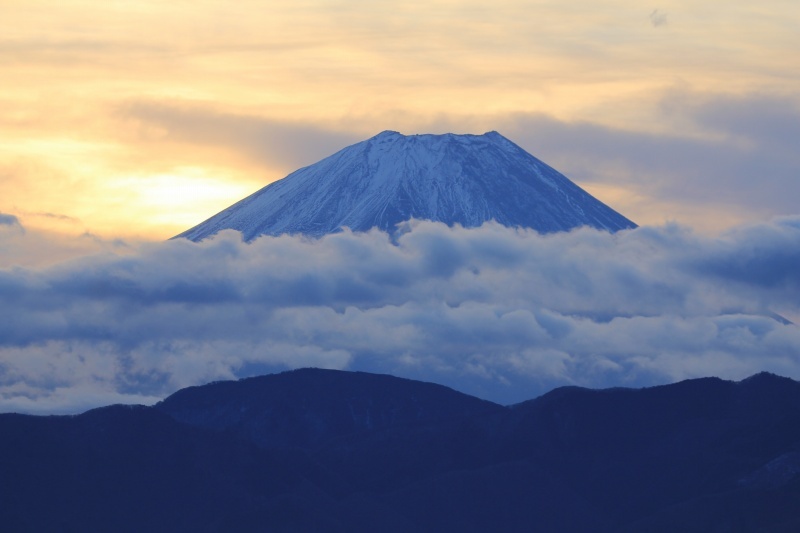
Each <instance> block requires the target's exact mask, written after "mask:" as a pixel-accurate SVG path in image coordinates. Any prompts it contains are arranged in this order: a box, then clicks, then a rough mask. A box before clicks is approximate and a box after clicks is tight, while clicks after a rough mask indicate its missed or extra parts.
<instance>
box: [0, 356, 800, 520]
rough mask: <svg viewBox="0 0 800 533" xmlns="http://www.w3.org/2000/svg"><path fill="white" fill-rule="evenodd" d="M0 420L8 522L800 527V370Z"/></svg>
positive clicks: (219, 399) (348, 386)
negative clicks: (529, 393)
mask: <svg viewBox="0 0 800 533" xmlns="http://www.w3.org/2000/svg"><path fill="white" fill-rule="evenodd" d="M0 435H2V439H0V502H2V503H0V531H4V532H9V533H14V532H18V531H19V532H21V531H44V532H47V531H153V532H160V531H171V532H182V531H192V532H194V531H199V532H216V531H240V532H250V531H253V532H255V531H287V532H288V531H320V532H361V531H364V532H366V531H387V532H401V531H420V532H439V531H463V532H476V533H477V532H483V531H490V530H492V531H494V530H497V531H509V532H523V531H525V532H527V531H541V532H566V533H569V532H585V531H592V532H597V533H605V532H608V533H611V532H627V531H630V532H634V531H648V532H671V531H684V532H701V531H703V532H705V531H763V532H774V533H777V532H789V531H798V530H800V383H798V382H796V381H793V380H791V379H788V378H782V377H779V376H775V375H772V374H766V373H762V374H757V375H755V376H752V377H751V378H748V379H745V380H742V381H740V382H732V381H724V380H721V379H717V378H704V379H694V380H687V381H683V382H680V383H675V384H672V385H666V386H660V387H652V388H646V389H621V388H617V389H606V390H590V389H583V388H579V387H563V388H559V389H556V390H553V391H551V392H550V393H548V394H545V395H544V396H541V397H539V398H536V399H533V400H530V401H527V402H523V403H520V404H516V405H512V406H507V407H503V406H500V405H496V404H492V403H490V402H485V401H482V400H479V399H476V398H472V397H470V396H467V395H464V394H461V393H459V392H457V391H454V390H452V389H448V388H446V387H441V386H439V385H434V384H430V383H421V382H417V381H412V380H405V379H399V378H393V377H391V376H381V375H376V374H368V373H361V372H358V373H353V372H342V371H333V370H318V369H305V370H297V371H292V372H286V373H283V374H276V375H269V376H262V377H258V378H249V379H243V380H239V381H236V382H219V383H213V384H209V385H205V386H201V387H193V388H190V389H184V390H182V391H179V392H177V393H175V394H174V395H172V396H170V397H169V398H167V399H165V400H164V401H163V402H161V403H159V404H157V405H155V406H153V407H142V406H111V407H105V408H101V409H95V410H92V411H88V412H86V413H84V414H81V415H77V416H49V417H37V416H28V415H15V414H3V415H0Z"/></svg>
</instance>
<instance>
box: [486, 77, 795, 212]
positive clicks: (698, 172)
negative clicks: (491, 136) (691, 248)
mask: <svg viewBox="0 0 800 533" xmlns="http://www.w3.org/2000/svg"><path fill="white" fill-rule="evenodd" d="M658 110H659V111H658V115H657V116H656V117H655V118H654V120H657V121H658V122H659V124H660V125H661V126H662V128H661V129H662V131H659V132H647V131H629V130H624V129H618V128H613V127H608V126H604V125H601V124H597V123H592V122H587V121H583V122H565V121H560V120H557V119H555V118H553V117H550V116H547V115H544V114H515V115H509V116H507V117H505V118H501V119H500V120H499V121H498V124H497V129H498V130H499V131H501V133H504V134H505V135H507V136H508V137H509V138H510V139H512V140H513V141H515V142H517V143H518V144H520V145H521V146H522V147H523V148H525V149H526V150H528V151H529V152H531V153H532V154H533V155H536V156H537V157H540V158H542V159H543V160H545V161H546V162H548V163H549V164H551V165H553V166H554V167H556V168H558V169H559V170H560V171H561V172H563V173H564V174H566V175H567V176H569V177H570V178H571V179H573V180H576V181H579V182H581V183H588V184H601V185H602V184H605V185H613V186H615V187H620V188H623V189H625V190H627V191H629V192H630V193H631V194H632V195H635V196H636V201H635V202H632V203H631V205H629V206H622V207H625V208H626V209H623V211H624V212H625V214H626V215H627V216H629V217H631V218H632V219H634V220H637V221H641V218H642V217H647V216H648V213H647V211H648V210H650V211H653V210H655V211H656V212H658V213H660V214H661V216H662V217H664V218H662V221H663V220H664V219H667V218H670V217H669V216H668V215H669V212H670V209H671V210H672V212H673V213H674V214H673V216H672V219H675V218H679V216H681V215H683V214H684V213H693V215H692V216H693V219H692V220H691V222H692V223H693V224H692V225H695V223H696V224H697V225H701V224H707V223H708V220H707V219H709V218H713V217H715V216H719V215H717V213H729V214H730V217H731V218H733V219H735V218H736V217H745V219H749V220H751V221H752V220H757V219H759V218H768V217H772V216H780V215H791V214H794V213H795V212H796V209H797V206H796V202H795V201H794V199H795V198H797V197H800V180H798V179H797V176H798V174H800V156H798V154H797V150H796V147H795V146H794V144H793V141H794V140H795V139H797V138H800V105H798V104H797V102H796V99H793V98H790V97H788V96H781V95H763V94H750V95H744V96H730V95H724V94H704V93H698V92H693V91H690V90H687V89H683V88H674V89H672V90H670V91H667V92H666V93H665V94H664V95H663V96H662V97H661V98H660V100H659V104H658ZM647 199H651V200H652V201H657V202H661V203H667V204H668V205H669V207H668V208H665V207H664V205H660V206H658V208H657V209H653V206H651V205H649V203H648V202H647ZM612 205H613V203H612ZM637 210H638V211H641V216H637V215H639V213H637ZM704 219H706V220H705V221H704ZM658 222H661V221H658ZM726 222H727V221H726ZM726 225H727V224H725V223H723V224H721V227H724V226H726Z"/></svg>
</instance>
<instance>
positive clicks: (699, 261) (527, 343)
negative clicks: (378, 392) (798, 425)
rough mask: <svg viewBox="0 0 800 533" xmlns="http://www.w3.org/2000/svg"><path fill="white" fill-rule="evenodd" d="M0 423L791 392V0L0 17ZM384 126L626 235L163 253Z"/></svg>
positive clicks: (363, 241)
mask: <svg viewBox="0 0 800 533" xmlns="http://www.w3.org/2000/svg"><path fill="white" fill-rule="evenodd" d="M0 21H2V26H3V31H2V32H1V33H0V412H6V411H21V412H29V413H74V412H79V411H81V410H85V409H88V408H91V407H97V406H100V405H105V404H109V403H115V402H122V403H153V402H155V401H158V400H159V399H161V398H164V397H165V396H166V395H168V394H170V393H172V392H174V391H175V390H177V389H179V388H181V387H186V386H189V385H197V384H202V383H206V382H208V381H212V380H218V379H231V378H236V377H244V376H249V375H254V374H258V373H264V372H274V371H281V370H286V369H288V368H297V367H301V366H318V367H325V368H339V369H351V370H365V371H372V372H383V373H391V374H394V375H398V376H403V377H410V378H416V379H424V380H427V381H434V382H437V383H443V384H446V385H449V386H451V387H453V388H456V389H458V390H461V391H464V392H468V393H471V394H474V395H477V396H480V397H482V398H487V399H491V400H494V401H498V402H505V403H511V402H514V401H521V400H524V399H529V398H532V397H534V396H536V395H538V394H541V393H544V392H546V391H548V390H550V389H552V388H553V387H555V386H559V385H581V386H589V387H608V386H646V385H654V384H659V383H669V382H673V381H677V380H681V379H686V378H692V377H701V376H710V375H713V376H720V377H723V378H726V379H742V378H745V377H747V376H749V375H751V374H754V373H756V372H759V371H762V370H768V371H771V372H775V373H779V374H781V375H785V376H789V377H792V378H795V379H800V327H798V326H797V324H799V323H800V269H799V268H798V265H800V208H799V207H798V199H800V9H798V7H797V2H796V0H762V1H760V2H744V1H740V0H734V1H729V0H726V1H724V2H722V1H716V0H708V1H706V2H689V1H680V0H668V1H664V2H659V3H658V4H642V3H641V2H633V1H629V0H600V1H593V2H588V1H581V2H577V1H576V2H563V1H561V2H555V1H534V0H531V1H522V0H496V1H494V2H486V1H480V2H478V1H473V0H463V1H459V2H454V1H445V0H425V1H424V2H423V1H416V0H407V1H405V2H389V1H386V0H370V1H366V0H338V1H337V0H326V1H323V0H298V1H296V2H291V3H290V2H276V1H263V0H242V1H239V2H222V1H216V0H193V1H191V2H189V1H185V0H172V1H170V2H162V1H159V2H153V1H148V0H135V1H133V0H132V1H127V0H104V1H102V2H100V1H96V0H59V1H40V0H0ZM384 130H396V131H399V132H401V133H404V134H415V133H444V132H454V133H483V132H486V131H490V130H495V131H498V132H500V133H501V134H503V135H504V136H506V137H508V138H509V139H511V140H512V141H514V142H516V143H517V144H519V145H520V146H521V147H522V148H524V149H526V150H527V151H528V152H530V153H531V154H533V155H535V156H536V157H538V158H540V159H542V160H543V161H545V162H546V163H548V164H550V165H552V166H553V167H555V168H556V169H558V170H560V171H561V172H563V173H564V174H565V175H567V176H568V177H569V178H571V179H572V180H573V181H575V182H577V183H578V184H579V185H581V186H582V187H584V188H585V189H586V190H588V191H589V192H590V193H592V194H594V195H595V196H596V197H598V198H599V199H600V200H601V201H603V202H605V203H607V204H609V205H610V206H611V207H613V208H614V209H616V210H617V211H619V212H621V213H622V214H623V215H625V216H626V217H628V218H630V219H632V220H633V221H635V222H637V223H638V224H640V225H641V227H639V228H638V229H634V230H627V231H622V232H620V233H618V234H613V235H612V234H609V233H605V232H601V231H596V230H591V229H588V228H583V229H579V230H576V231H572V232H569V233H560V234H552V235H544V236H543V235H539V234H536V233H535V232H533V231H525V230H519V231H516V230H514V229H509V228H504V227H501V226H498V225H497V224H494V223H488V224H486V225H484V226H483V227H481V228H474V229H464V228H459V227H454V228H448V227H447V226H445V225H443V224H433V223H428V222H419V223H414V224H411V225H410V226H409V230H408V232H407V233H404V234H403V235H402V236H401V237H399V238H398V239H397V242H390V240H389V239H388V237H387V236H386V235H385V234H381V233H379V232H374V231H373V232H369V233H350V232H343V233H339V234H335V235H330V236H327V237H324V238H322V239H319V240H309V239H304V238H302V237H298V236H293V237H292V236H281V237H262V238H260V239H257V240H256V241H254V242H253V243H252V244H245V243H243V242H242V240H241V237H240V235H238V234H236V233H234V232H231V231H227V232H222V233H221V234H219V235H218V236H216V237H215V238H213V239H209V240H207V241H204V242H202V243H199V244H198V243H193V242H189V241H187V240H185V239H177V240H169V241H167V240H166V239H168V238H170V237H172V236H174V235H176V234H178V233H180V232H182V231H183V230H186V229H188V228H190V227H192V226H194V225H196V224H198V223H200V222H202V221H203V220H205V219H206V218H208V217H210V216H211V215H213V214H215V213H217V212H218V211H220V210H221V209H223V208H225V207H227V206H228V205H230V204H232V203H233V202H235V201H237V200H239V199H241V198H243V197H244V196H246V195H248V194H250V193H252V192H254V191H256V190H258V189H260V188H261V187H263V186H264V185H266V184H268V183H270V182H272V181H275V180H277V179H280V178H282V177H284V176H286V175H287V174H288V173H290V172H291V171H293V170H295V169H297V168H299V167H302V166H305V165H309V164H312V163H314V162H316V161H318V160H319V159H321V158H323V157H325V156H328V155H330V154H332V153H334V152H336V151H338V150H340V149H342V148H344V147H345V146H348V145H351V144H353V143H355V142H358V141H361V140H364V139H366V138H369V137H372V136H374V135H376V134H378V133H379V132H381V131H384Z"/></svg>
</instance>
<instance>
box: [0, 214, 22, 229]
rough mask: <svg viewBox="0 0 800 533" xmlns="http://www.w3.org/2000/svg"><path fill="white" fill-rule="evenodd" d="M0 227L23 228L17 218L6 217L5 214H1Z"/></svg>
mask: <svg viewBox="0 0 800 533" xmlns="http://www.w3.org/2000/svg"><path fill="white" fill-rule="evenodd" d="M0 226H8V227H15V228H22V224H20V222H19V219H18V218H17V217H16V216H14V215H6V214H3V213H0Z"/></svg>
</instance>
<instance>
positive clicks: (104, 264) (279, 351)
mask: <svg viewBox="0 0 800 533" xmlns="http://www.w3.org/2000/svg"><path fill="white" fill-rule="evenodd" d="M34 233H35V232H28V234H27V235H26V236H24V237H22V238H31V239H34V240H36V236H35V235H34ZM16 238H17V239H19V238H21V237H19V236H17V237H16ZM37 242H42V241H40V240H37ZM20 250H22V251H24V250H25V247H24V246H21V247H19V248H17V251H20ZM797 264H800V219H798V218H784V219H777V220H775V221H773V222H771V223H764V224H759V225H753V226H748V227H742V228H739V229H737V230H736V231H733V232H731V233H729V234H727V235H725V236H723V237H720V238H708V237H702V236H698V235H695V234H693V233H692V232H691V231H688V230H686V229H685V228H681V227H677V226H665V227H660V228H652V227H643V228H639V229H637V230H633V231H626V232H621V233H617V234H614V235H611V234H608V233H604V232H599V231H595V230H590V229H580V230H577V231H573V232H570V233H559V234H550V235H545V236H542V235H539V234H537V233H535V232H531V231H524V230H514V229H509V228H505V227H502V226H499V225H497V224H493V223H490V224H486V225H484V226H482V227H480V228H475V229H463V228H460V227H454V228H448V227H447V226H444V225H442V224H435V223H428V222H415V223H412V224H411V225H410V231H408V232H407V233H405V234H403V235H402V236H401V237H400V238H399V242H398V244H397V245H393V244H392V243H391V242H390V240H389V238H388V237H387V235H385V234H382V233H380V232H377V231H373V232H369V233H362V234H353V233H350V232H344V233H340V234H336V235H331V236H328V237H325V238H323V239H320V240H309V239H305V238H300V237H289V236H283V237H277V238H275V237H263V238H260V239H257V240H256V241H254V242H252V243H251V244H245V243H243V242H241V238H240V236H239V234H237V233H235V232H231V231H228V232H223V233H221V234H219V235H218V236H217V237H216V238H214V239H212V240H208V241H206V242H203V243H199V244H196V243H192V242H189V241H185V240H177V241H168V242H163V243H150V244H145V245H139V246H138V247H136V248H134V249H133V250H132V251H129V252H127V253H126V254H125V255H120V254H116V253H113V252H111V251H109V250H106V251H105V252H104V253H103V254H98V255H92V256H85V257H82V258H80V259H76V260H72V261H69V262H65V263H60V264H58V265H55V266H50V267H38V268H34V267H30V268H24V269H23V268H6V269H4V270H0V297H1V298H2V300H3V302H4V304H5V305H4V306H3V307H2V309H0V409H2V410H25V411H31V412H63V411H75V410H79V409H84V408H87V407H89V406H92V405H94V404H93V402H99V403H102V402H104V401H106V399H113V401H131V402H140V401H152V400H153V399H155V398H159V397H163V396H165V395H166V394H169V393H171V392H172V391H174V390H176V389H178V388H181V387H185V386H188V385H192V384H200V383H204V382H207V381H211V380H215V379H230V378H233V377H241V376H246V375H252V374H256V373H262V372H268V371H277V370H282V369H287V368H296V367H302V366H321V367H329V368H346V369H356V370H367V371H374V372H387V373H395V374H399V375H402V376H406V377H411V378H418V379H426V380H429V381H435V382H440V383H444V384H447V385H449V386H452V387H454V388H457V389H460V390H463V391H465V392H468V393H473V394H476V395H479V396H482V397H486V398H489V399H493V400H496V401H500V402H513V401H521V400H524V399H528V398H531V397H533V396H535V395H537V394H540V393H542V392H545V391H546V390H548V389H549V388H551V387H554V386H557V385H562V384H579V385H586V386H593V387H603V386H612V385H628V386H640V385H648V384H655V383H663V382H669V381H673V380H678V379H683V378H686V377H696V376H703V375H718V376H722V377H726V378H743V377H746V376H747V375H749V374H752V373H755V372H757V371H760V370H771V371H775V372H778V373H781V374H784V375H788V376H791V377H795V378H800V328H798V327H797V326H795V325H791V324H786V323H782V322H780V321H779V320H775V319H773V318H770V317H769V316H768V314H769V312H770V311H771V310H772V309H775V308H780V309H786V310H788V311H791V312H792V313H797V312H800V307H799V306H798V302H800V272H798V270H797V268H796V265H797Z"/></svg>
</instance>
